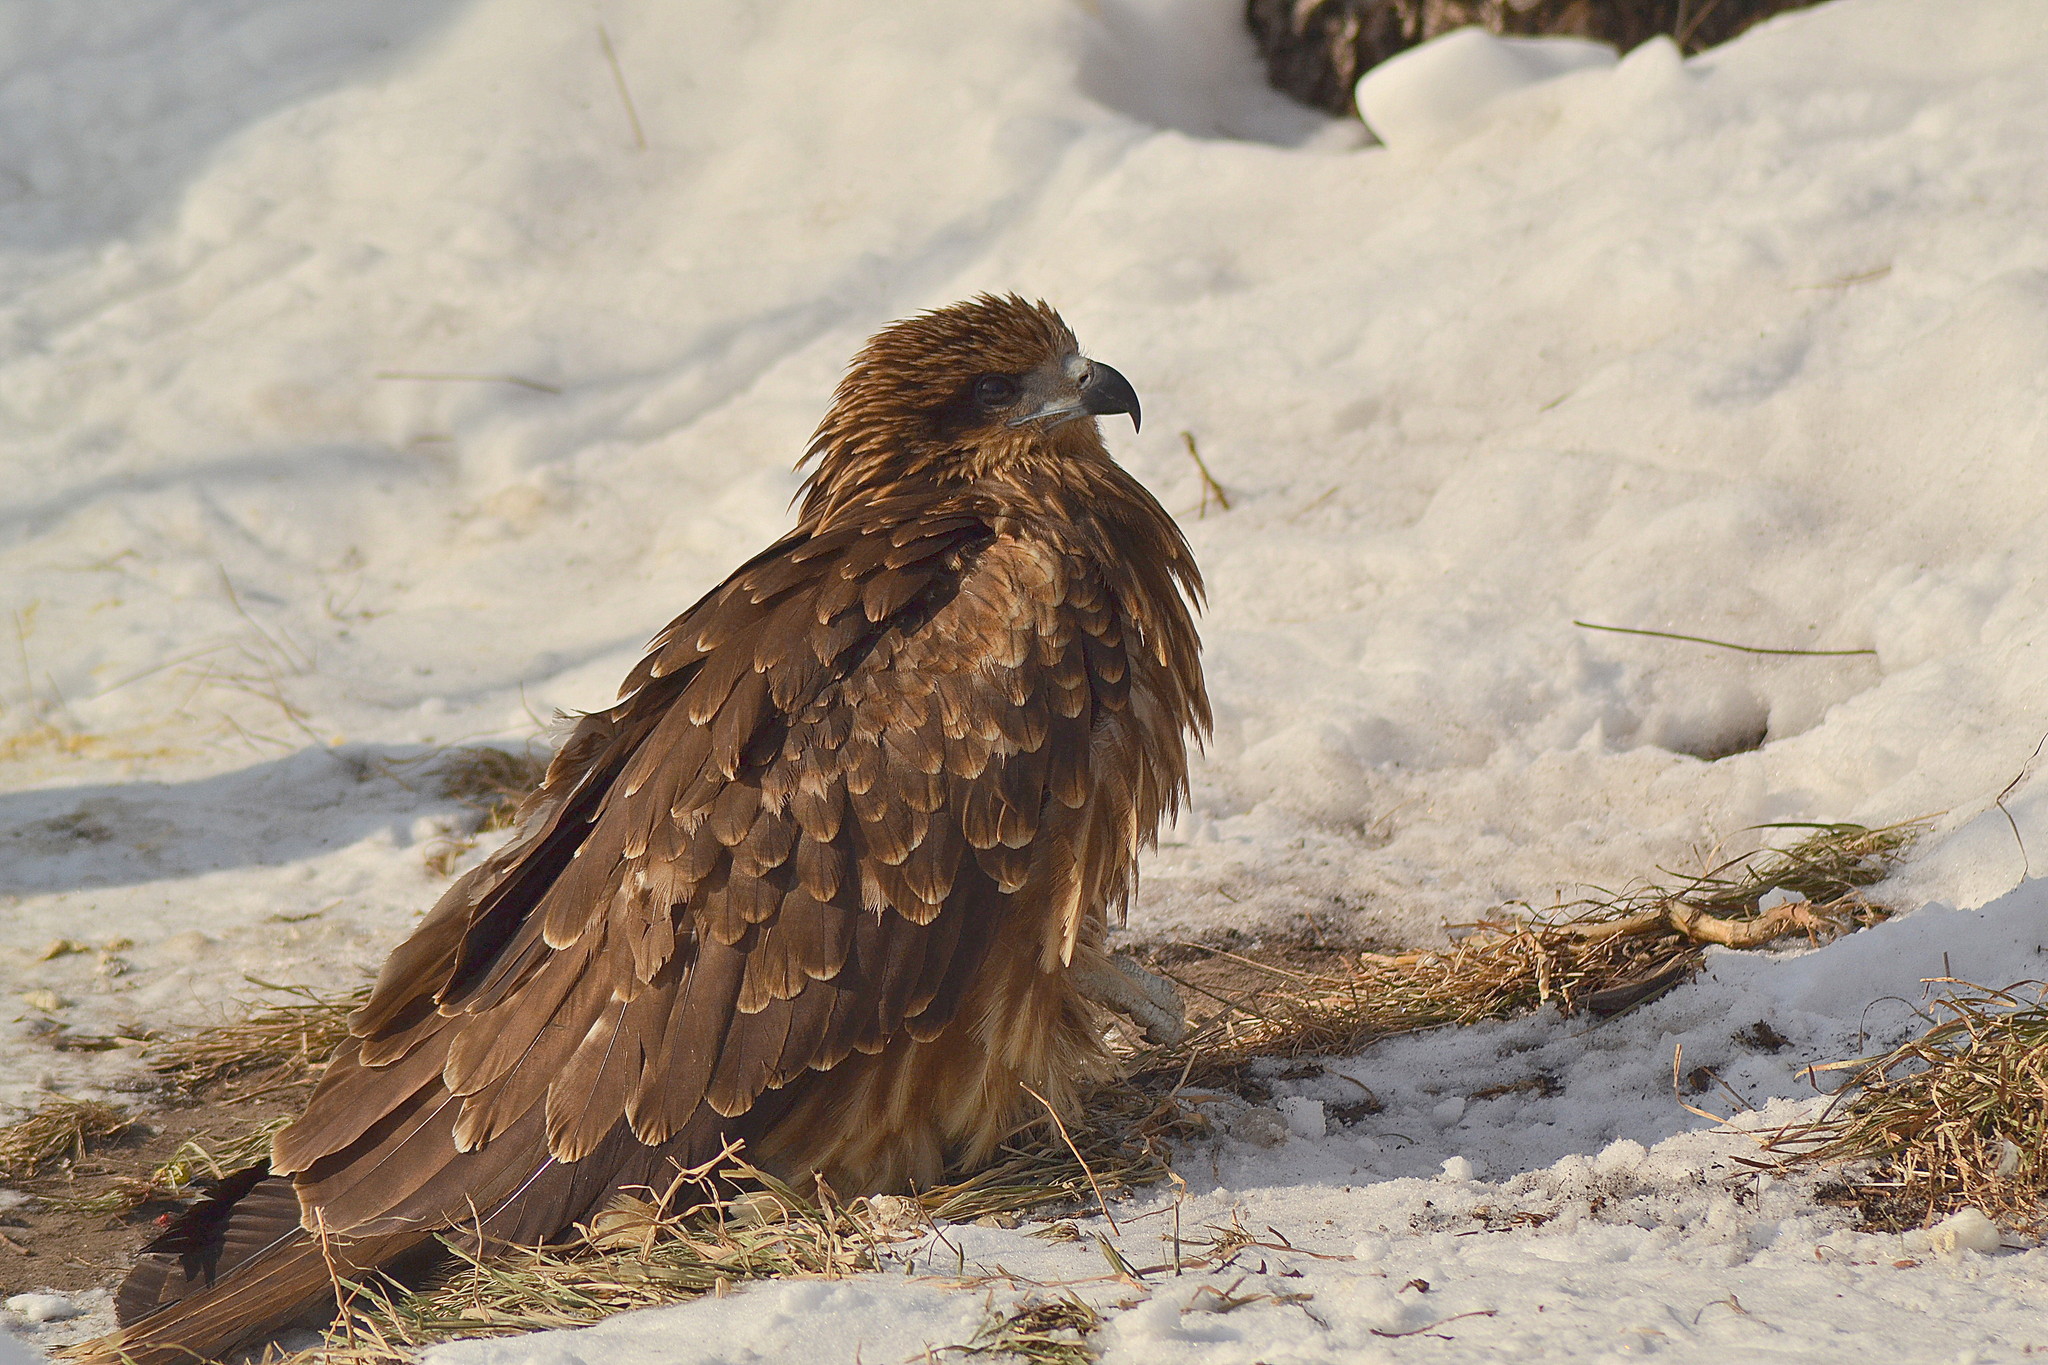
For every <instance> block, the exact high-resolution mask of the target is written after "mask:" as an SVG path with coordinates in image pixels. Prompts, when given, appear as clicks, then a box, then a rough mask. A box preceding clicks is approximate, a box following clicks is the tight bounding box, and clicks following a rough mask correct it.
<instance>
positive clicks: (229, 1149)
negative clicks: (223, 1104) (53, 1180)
mask: <svg viewBox="0 0 2048 1365" xmlns="http://www.w3.org/2000/svg"><path fill="white" fill-rule="evenodd" d="M289 1121H290V1120H288V1119H271V1120H268V1121H267V1122H264V1123H259V1124H256V1125H254V1126H253V1127H249V1128H244V1129H241V1130H240V1131H238V1132H236V1133H235V1134H234V1135H233V1136H231V1137H229V1138H227V1139H226V1140H224V1141H221V1142H218V1143H216V1144H215V1145H213V1146H211V1147H209V1146H207V1145H206V1143H205V1142H204V1141H202V1140H201V1139H199V1138H191V1139H189V1140H187V1141H185V1142H183V1143H180V1144H179V1146H178V1150H177V1151H175V1152H173V1153H172V1154H171V1158H170V1160H168V1161H165V1162H162V1163H161V1164H159V1165H157V1166H156V1167H155V1168H153V1169H152V1170H151V1171H150V1172H149V1174H148V1175H146V1176H144V1177H142V1178H141V1179H139V1180H137V1179H130V1180H115V1181H114V1182H113V1183H112V1184H111V1185H109V1186H107V1187H106V1188H104V1189H102V1190H100V1191H99V1192H97V1193H95V1194H88V1195H73V1194H57V1193H48V1194H45V1195H43V1196H42V1200H43V1202H44V1203H45V1204H48V1205H49V1206H50V1207H51V1208H54V1209H60V1210H62V1211H64V1212H66V1213H91V1214H102V1215H119V1214H125V1213H132V1212H134V1211H135V1210H136V1209H139V1208H141V1207H142V1206H143V1205H144V1204H152V1203H166V1202H170V1201H174V1200H179V1199H184V1198H188V1197H190V1196H192V1195H195V1194H197V1193H198V1192H199V1191H200V1190H202V1189H205V1188H206V1187H208V1186H210V1185H212V1184H213V1183H214V1182H216V1181H218V1180H222V1179H225V1178H226V1177H227V1176H229V1175H231V1174H233V1173H234V1172H236V1171H238V1170H240V1169H242V1168H243V1167H245V1166H252V1165H254V1164H255V1163H256V1162H258V1161H262V1160H264V1159H265V1158H267V1157H268V1156H269V1155H270V1139H271V1136H272V1135H273V1134H275V1133H276V1132H277V1130H278V1129H280V1128H282V1127H284V1126H285V1124H286V1123H288V1122H289Z"/></svg>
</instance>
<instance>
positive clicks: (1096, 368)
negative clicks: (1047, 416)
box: [1081, 360, 1143, 431]
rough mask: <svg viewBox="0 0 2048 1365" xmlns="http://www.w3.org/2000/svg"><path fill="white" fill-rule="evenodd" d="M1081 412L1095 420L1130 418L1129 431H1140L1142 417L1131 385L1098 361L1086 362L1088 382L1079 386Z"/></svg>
mask: <svg viewBox="0 0 2048 1365" xmlns="http://www.w3.org/2000/svg"><path fill="white" fill-rule="evenodd" d="M1081 408H1082V410H1083V411H1085V412H1088V413H1090V414H1092V415H1094V416H1096V417H1107V416H1109V415H1110V414H1111V413H1113V412H1127V413H1129V414H1130V415H1131V430H1132V431H1137V430H1139V429H1140V426H1139V424H1140V422H1141V421H1142V419H1143V414H1142V413H1140V412H1139V411H1138V391H1137V390H1136V389H1134V388H1132V387H1131V381H1130V380H1128V379H1126V378H1124V377H1123V376H1122V375H1121V374H1118V373H1117V372H1116V371H1115V370H1112V369H1111V368H1110V367H1109V366H1107V365H1105V364H1103V363H1102V362H1101V361H1099V360H1091V361H1089V362H1088V378H1087V379H1086V380H1085V381H1083V383H1082V385H1081Z"/></svg>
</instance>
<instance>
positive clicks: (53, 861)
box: [0, 744, 456, 896]
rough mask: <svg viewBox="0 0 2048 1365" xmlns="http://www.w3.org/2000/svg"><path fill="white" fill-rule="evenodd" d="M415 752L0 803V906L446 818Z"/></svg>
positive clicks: (262, 861) (302, 854) (321, 759)
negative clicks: (13, 899)
mask: <svg viewBox="0 0 2048 1365" xmlns="http://www.w3.org/2000/svg"><path fill="white" fill-rule="evenodd" d="M435 752H436V751H435V750H433V749H430V748H427V747H425V746H421V745H406V746H378V745H363V744H350V745H343V746H340V747H337V748H331V749H329V748H320V747H317V746H309V747H307V748H305V749H301V750H299V751H298V752H296V753H292V754H288V755H286V756H285V757H282V758H277V759H273V760H271V761H269V762H266V763H258V764H255V765H253V766H251V767H246V768H237V769H235V770H234V771H232V772H225V773H217V774H215V775H213V776H211V777H202V778H196V779H194V780H192V781H189V782H150V781H142V782H122V783H96V784H91V785H85V786H73V787H46V788H39V789H35V790H29V791H17V792H7V793H0V896H23V895H44V894H50V893H53V892H64V891H77V890H84V889H88V888H94V887H109V886H134V885H137V884H140V883H145V882H156V881H171V880H177V879H181V878H189V877H199V876H204V875H206V874H207V873H211V872H219V871H224V870H227V869H230V868H239V867H278V866H284V865H286V864H290V863H294V862H300V861H303V860H305V859H308V858H315V857H319V856H320V855H322V854H324V853H328V852H331V851H332V850H335V849H339V848H346V847H349V846H350V845H353V844H355V843H358V842H360V841H362V840H364V839H367V838H370V837H372V836H374V835H379V834H382V835H385V836H387V837H388V838H390V839H391V840H392V841H393V842H394V843H395V844H399V845H403V844H405V843H408V842H410V841H411V837H412V836H411V831H412V829H413V827H414V824H415V822H416V821H417V819H418V817H419V816H421V815H422V814H426V813H430V812H432V811H435V810H442V809H445V810H450V811H453V810H454V809H455V808H456V807H455V803H453V802H451V801H449V800H448V799H446V798H445V797H442V796H441V795H440V794H439V792H438V790H437V788H436V784H435V782H434V777H433V772H432V765H431V763H430V762H429V760H430V759H431V758H432V756H433V755H434V753H435Z"/></svg>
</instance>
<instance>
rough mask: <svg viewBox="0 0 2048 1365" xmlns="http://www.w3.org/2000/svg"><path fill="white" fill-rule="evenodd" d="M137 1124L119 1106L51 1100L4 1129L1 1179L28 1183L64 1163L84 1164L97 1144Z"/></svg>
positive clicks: (0, 1131)
mask: <svg viewBox="0 0 2048 1365" xmlns="http://www.w3.org/2000/svg"><path fill="white" fill-rule="evenodd" d="M133 1124H134V1120H133V1119H131V1118H130V1117H129V1115H128V1111H127V1110H125V1109H123V1108H122V1107H121V1106H120V1105H118V1104H106V1103H104V1102H102V1101H100V1100H74V1099H65V1098H62V1097H59V1098H56V1099H51V1100H48V1101H46V1102H45V1103H44V1104H43V1105H42V1107H41V1108H39V1109H37V1110H36V1112H35V1113H33V1114H31V1115H29V1116H28V1117H27V1118H25V1119H19V1120H17V1121H15V1122H13V1123H10V1124H8V1125H7V1126H6V1127H4V1128H0V1178H5V1179H8V1180H26V1179H27V1178H28V1177H30V1176H32V1175H36V1174H38V1173H39V1172H41V1171H42V1170H43V1168H44V1167H46V1166H52V1165H55V1164H56V1163H58V1162H60V1161H83V1160H84V1159H85V1154H86V1151H87V1150H88V1149H89V1148H90V1147H92V1146H93V1145H94V1144H96V1143H100V1142H104V1141H107V1140H108V1139H111V1138H115V1137H119V1136H120V1135H121V1134H123V1133H125V1132H127V1131H128V1130H129V1128H130V1127H132V1126H133Z"/></svg>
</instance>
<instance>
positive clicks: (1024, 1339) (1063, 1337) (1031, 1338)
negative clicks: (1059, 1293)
mask: <svg viewBox="0 0 2048 1365" xmlns="http://www.w3.org/2000/svg"><path fill="white" fill-rule="evenodd" d="M1101 1325H1102V1315H1101V1314H1100V1313H1097V1312H1096V1311H1095V1310H1094V1309H1093V1308H1090V1307H1089V1306H1088V1305H1087V1304H1085V1303H1083V1302H1082V1301H1081V1300H1080V1299H1078V1298H1075V1297H1074V1296H1073V1295H1072V1294H1068V1295H1065V1296H1063V1297H1061V1298H1057V1299H1034V1300H1027V1301H1026V1302H1024V1303H1022V1304H1020V1305H1018V1307H1017V1308H1016V1309H1015V1310H1014V1311H1012V1312H1009V1313H991V1314H989V1317H988V1320H987V1321H986V1322H984V1323H982V1325H981V1326H980V1328H979V1329H978V1330H976V1332H975V1334H974V1336H973V1338H972V1339H971V1340H969V1341H966V1342H963V1343H962V1344H960V1345H958V1346H942V1347H940V1348H939V1349H938V1350H937V1351H935V1352H933V1353H932V1354H934V1355H938V1356H947V1355H970V1356H989V1355H992V1356H1015V1357H1017V1358H1018V1359H1020V1360H1024V1361H1028V1362H1030V1365H1088V1362H1089V1361H1092V1360H1094V1359H1095V1354H1096V1353H1095V1351H1094V1350H1093V1349H1092V1348H1090V1346H1089V1345H1088V1337H1089V1335H1090V1334H1091V1333H1093V1332H1094V1331H1095V1329H1096V1328H1098V1327H1100V1326H1101Z"/></svg>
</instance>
